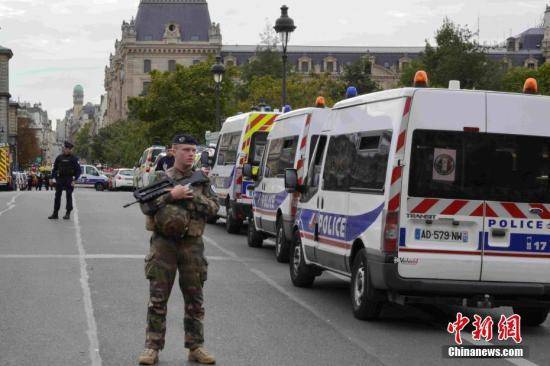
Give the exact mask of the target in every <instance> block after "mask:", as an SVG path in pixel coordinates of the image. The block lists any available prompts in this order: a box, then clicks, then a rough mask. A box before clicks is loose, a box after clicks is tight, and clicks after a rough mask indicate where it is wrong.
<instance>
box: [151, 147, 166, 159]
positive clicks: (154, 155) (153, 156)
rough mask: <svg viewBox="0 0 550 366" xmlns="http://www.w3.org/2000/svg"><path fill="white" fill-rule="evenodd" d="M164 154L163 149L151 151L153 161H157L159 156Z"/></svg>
mask: <svg viewBox="0 0 550 366" xmlns="http://www.w3.org/2000/svg"><path fill="white" fill-rule="evenodd" d="M162 152H164V150H163V149H153V150H151V161H155V160H156V159H157V156H159V154H160V153H162Z"/></svg>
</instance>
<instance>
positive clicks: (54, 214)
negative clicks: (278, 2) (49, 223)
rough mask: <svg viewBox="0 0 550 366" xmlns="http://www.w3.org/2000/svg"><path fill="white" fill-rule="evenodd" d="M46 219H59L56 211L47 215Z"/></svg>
mask: <svg viewBox="0 0 550 366" xmlns="http://www.w3.org/2000/svg"><path fill="white" fill-rule="evenodd" d="M48 219H50V220H57V219H59V216H57V211H54V212H53V214H52V215H51V216H48Z"/></svg>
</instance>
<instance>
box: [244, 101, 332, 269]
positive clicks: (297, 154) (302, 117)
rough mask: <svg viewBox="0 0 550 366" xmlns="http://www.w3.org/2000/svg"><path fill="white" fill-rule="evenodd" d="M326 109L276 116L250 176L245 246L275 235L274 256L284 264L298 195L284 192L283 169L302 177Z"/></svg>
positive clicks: (260, 242) (297, 111)
mask: <svg viewBox="0 0 550 366" xmlns="http://www.w3.org/2000/svg"><path fill="white" fill-rule="evenodd" d="M329 113H330V109H323V108H303V109H298V110H296V111H293V112H289V113H285V114H282V115H280V116H279V117H277V119H276V120H275V124H274V126H273V128H272V129H271V132H270V133H269V135H268V137H267V146H266V149H265V152H264V156H263V159H262V164H261V166H260V169H259V171H258V175H257V176H255V177H254V179H255V181H256V183H255V186H254V200H253V203H252V207H253V218H251V219H250V221H249V225H248V245H249V246H251V247H260V246H262V243H263V239H264V237H267V236H275V257H276V259H277V261H279V262H287V261H288V257H289V251H290V241H291V239H292V229H293V226H294V218H295V215H296V204H297V202H298V201H297V200H298V198H299V193H295V194H289V193H288V192H286V191H285V182H284V176H285V169H287V168H295V169H297V171H298V176H299V179H301V178H303V177H304V176H305V171H306V170H307V167H308V162H309V158H310V157H311V155H312V154H313V149H314V147H315V144H316V142H317V139H318V138H319V133H320V132H321V127H322V126H323V124H324V122H325V120H326V119H327V117H328V115H329Z"/></svg>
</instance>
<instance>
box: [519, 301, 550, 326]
mask: <svg viewBox="0 0 550 366" xmlns="http://www.w3.org/2000/svg"><path fill="white" fill-rule="evenodd" d="M513 309H514V314H518V315H520V316H521V324H522V325H526V326H528V327H536V326H538V325H541V324H542V323H544V322H545V321H546V318H547V316H548V310H549V308H548V307H528V306H514V307H513Z"/></svg>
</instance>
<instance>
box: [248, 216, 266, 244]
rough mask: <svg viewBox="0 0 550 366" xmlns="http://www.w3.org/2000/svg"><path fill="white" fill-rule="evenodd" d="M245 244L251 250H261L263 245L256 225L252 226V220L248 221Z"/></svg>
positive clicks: (261, 236)
mask: <svg viewBox="0 0 550 366" xmlns="http://www.w3.org/2000/svg"><path fill="white" fill-rule="evenodd" d="M246 242H247V243H248V246H249V247H251V248H261V247H262V246H263V244H264V237H263V235H262V233H260V232H258V230H256V225H255V224H254V219H253V218H249V219H248V229H247V233H246Z"/></svg>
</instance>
